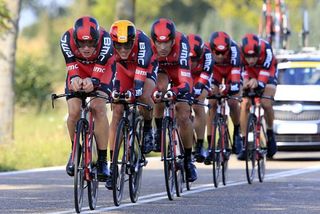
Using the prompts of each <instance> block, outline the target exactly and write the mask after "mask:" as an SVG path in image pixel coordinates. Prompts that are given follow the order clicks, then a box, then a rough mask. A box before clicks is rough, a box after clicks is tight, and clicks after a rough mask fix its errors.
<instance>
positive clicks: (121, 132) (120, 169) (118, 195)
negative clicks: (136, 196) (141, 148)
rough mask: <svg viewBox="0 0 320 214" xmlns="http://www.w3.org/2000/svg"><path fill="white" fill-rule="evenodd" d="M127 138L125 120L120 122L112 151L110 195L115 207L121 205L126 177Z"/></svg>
mask: <svg viewBox="0 0 320 214" xmlns="http://www.w3.org/2000/svg"><path fill="white" fill-rule="evenodd" d="M128 138H129V133H128V129H127V126H126V121H125V120H120V122H119V125H118V128H117V134H116V141H115V149H114V151H113V160H112V193H113V202H114V204H115V205H116V206H119V205H120V204H121V200H122V196H123V190H124V182H125V176H126V172H125V170H126V163H127V160H126V157H127V151H126V145H128V144H127V141H128Z"/></svg>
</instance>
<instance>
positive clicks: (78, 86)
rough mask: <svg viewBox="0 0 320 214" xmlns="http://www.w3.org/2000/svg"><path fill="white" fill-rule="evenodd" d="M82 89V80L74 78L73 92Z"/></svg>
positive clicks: (71, 86)
mask: <svg viewBox="0 0 320 214" xmlns="http://www.w3.org/2000/svg"><path fill="white" fill-rule="evenodd" d="M81 88H82V79H81V78H80V77H73V78H72V79H71V80H70V89H71V90H72V91H79V90H80V89H81Z"/></svg>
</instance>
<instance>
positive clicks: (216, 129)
mask: <svg viewBox="0 0 320 214" xmlns="http://www.w3.org/2000/svg"><path fill="white" fill-rule="evenodd" d="M212 133H213V135H212V138H211V145H212V148H211V151H212V175H213V184H214V187H215V188H217V187H218V186H219V177H220V170H221V161H222V157H221V141H220V136H221V127H220V123H219V117H218V115H216V116H215V119H214V122H213V124H212Z"/></svg>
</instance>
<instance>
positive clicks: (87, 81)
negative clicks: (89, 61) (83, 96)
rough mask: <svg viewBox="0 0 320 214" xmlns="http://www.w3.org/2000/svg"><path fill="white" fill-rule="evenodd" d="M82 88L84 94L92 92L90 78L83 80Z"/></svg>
mask: <svg viewBox="0 0 320 214" xmlns="http://www.w3.org/2000/svg"><path fill="white" fill-rule="evenodd" d="M82 88H83V90H84V91H85V92H86V93H89V92H91V91H93V90H94V87H93V83H92V81H91V78H88V77H87V78H85V79H83V82H82Z"/></svg>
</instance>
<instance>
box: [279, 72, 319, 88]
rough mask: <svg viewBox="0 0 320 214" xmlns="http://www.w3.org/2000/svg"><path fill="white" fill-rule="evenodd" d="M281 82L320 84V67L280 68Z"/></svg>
mask: <svg viewBox="0 0 320 214" xmlns="http://www.w3.org/2000/svg"><path fill="white" fill-rule="evenodd" d="M279 84H284V85H320V68H287V69H280V70H279Z"/></svg>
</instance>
